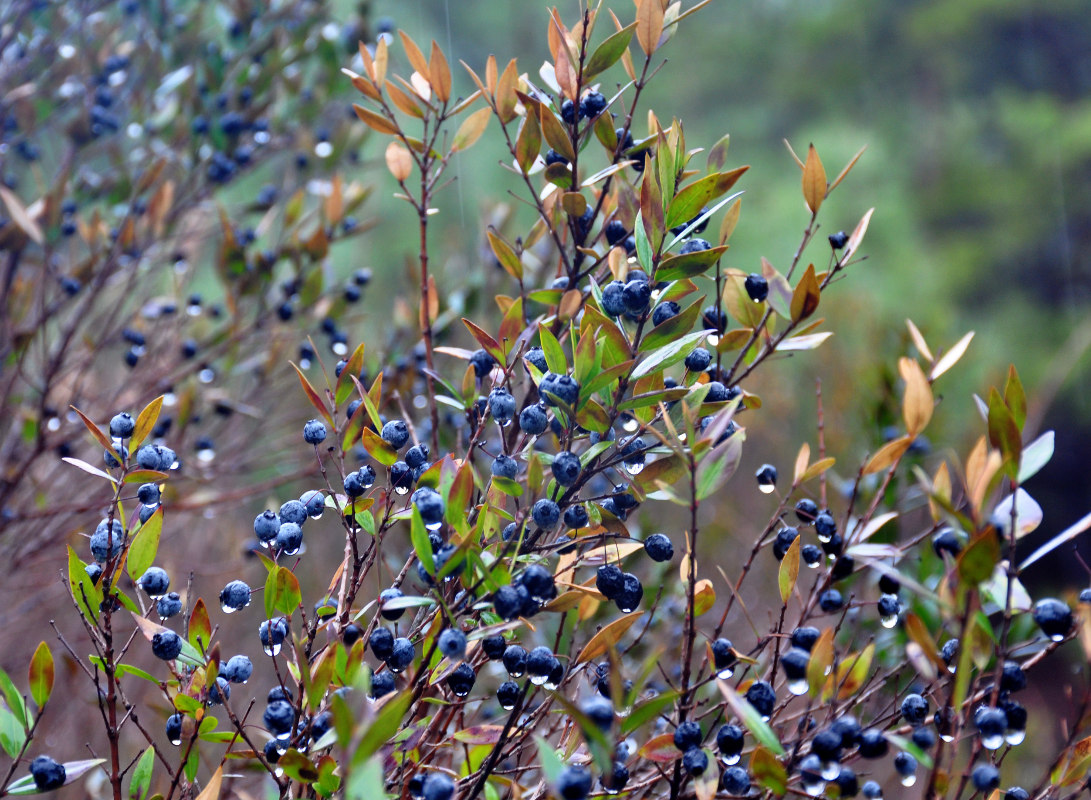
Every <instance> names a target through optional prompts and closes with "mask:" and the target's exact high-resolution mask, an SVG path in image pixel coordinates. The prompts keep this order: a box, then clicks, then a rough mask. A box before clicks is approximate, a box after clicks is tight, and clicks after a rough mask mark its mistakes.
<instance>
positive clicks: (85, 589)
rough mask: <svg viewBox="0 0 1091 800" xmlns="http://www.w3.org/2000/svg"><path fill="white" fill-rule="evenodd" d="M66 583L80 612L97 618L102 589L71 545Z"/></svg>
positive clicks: (89, 618) (88, 616)
mask: <svg viewBox="0 0 1091 800" xmlns="http://www.w3.org/2000/svg"><path fill="white" fill-rule="evenodd" d="M68 585H69V587H70V588H71V590H72V597H73V598H75V601H76V605H77V606H78V607H79V610H80V612H81V613H82V614H83V615H84V616H85V617H86V618H87V620H88V621H89V622H90V621H92V620H95V619H97V618H98V607H99V604H100V603H101V602H102V589H100V588H99V586H98V585H97V584H95V583H93V582H92V581H91V576H90V575H88V574H87V570H86V569H85V568H84V565H83V562H82V561H80V558H79V556H77V555H76V551H75V550H73V549H72V547H71V545H69V547H68ZM8 699H9V700H10V699H11V698H8Z"/></svg>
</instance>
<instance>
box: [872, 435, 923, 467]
mask: <svg viewBox="0 0 1091 800" xmlns="http://www.w3.org/2000/svg"><path fill="white" fill-rule="evenodd" d="M913 438H914V437H912V436H900V437H898V438H897V439H892V440H891V441H889V442H887V443H886V444H884V445H883V446H882V447H880V448H879V450H878V451H877V452H876V453H875V455H873V456H872V457H871V460H870V461H868V463H867V466H865V467H864V474H865V475H870V474H871V473H873V472H879V471H880V470H884V469H887V468H888V467H890V466H891V465H892V464H894V463H895V462H897V461H898V459H900V458H901V457H902V456H903V455H905V452H906V450H908V449H909V446H910V445H911V444H913Z"/></svg>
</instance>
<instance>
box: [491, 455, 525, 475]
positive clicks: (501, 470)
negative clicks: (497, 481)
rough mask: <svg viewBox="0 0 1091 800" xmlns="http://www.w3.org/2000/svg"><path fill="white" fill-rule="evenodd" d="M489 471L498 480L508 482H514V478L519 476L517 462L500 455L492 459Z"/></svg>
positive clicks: (509, 457)
mask: <svg viewBox="0 0 1091 800" xmlns="http://www.w3.org/2000/svg"><path fill="white" fill-rule="evenodd" d="M490 471H491V472H492V474H493V475H495V476H496V477H498V478H507V479H508V480H509V481H510V480H514V479H515V476H516V475H517V474H519V462H518V461H516V460H515V459H514V458H512V457H511V456H507V455H504V454H503V453H501V454H500V455H498V456H497V457H496V458H494V459H493V461H492V466H491V467H490Z"/></svg>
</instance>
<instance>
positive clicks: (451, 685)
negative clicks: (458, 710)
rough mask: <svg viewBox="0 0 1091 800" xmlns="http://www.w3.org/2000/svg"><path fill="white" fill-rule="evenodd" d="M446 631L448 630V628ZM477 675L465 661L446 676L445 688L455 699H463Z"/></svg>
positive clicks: (471, 687)
mask: <svg viewBox="0 0 1091 800" xmlns="http://www.w3.org/2000/svg"><path fill="white" fill-rule="evenodd" d="M447 630H450V628H448V629H447ZM476 680H477V673H475V672H474V668H473V667H471V666H470V665H469V664H467V663H466V662H465V661H464V662H462V663H461V664H459V665H458V666H457V667H455V669H454V672H452V673H451V674H450V675H448V676H447V688H448V689H450V690H451V691H452V692H454V694H455V695H456V696H457V697H465V696H466V695H468V694H469V693H470V691H471V690H472V689H473V688H474V682H475V681H476Z"/></svg>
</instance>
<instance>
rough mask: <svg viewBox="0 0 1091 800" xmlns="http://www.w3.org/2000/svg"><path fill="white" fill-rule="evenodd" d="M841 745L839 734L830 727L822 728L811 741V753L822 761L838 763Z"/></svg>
mask: <svg viewBox="0 0 1091 800" xmlns="http://www.w3.org/2000/svg"><path fill="white" fill-rule="evenodd" d="M842 744H843V743H842V739H841V734H840V733H838V732H837V731H836V730H834V728H833V727H832V726H831V727H828V728H823V729H822V730H820V731H819V732H818V733H816V734H815V737H814V739H812V740H811V752H812V753H814V754H815V755H817V756H818V757H819V758H821V759H822V760H823V761H840V760H841V747H842Z"/></svg>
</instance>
